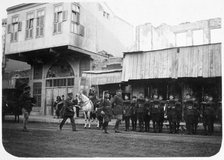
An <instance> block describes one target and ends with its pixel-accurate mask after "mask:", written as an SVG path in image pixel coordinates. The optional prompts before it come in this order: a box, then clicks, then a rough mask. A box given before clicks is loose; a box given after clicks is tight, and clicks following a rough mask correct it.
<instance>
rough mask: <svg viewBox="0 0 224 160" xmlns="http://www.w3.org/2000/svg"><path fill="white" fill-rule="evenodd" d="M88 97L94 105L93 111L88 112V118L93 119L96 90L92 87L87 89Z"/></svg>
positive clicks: (94, 115)
mask: <svg viewBox="0 0 224 160" xmlns="http://www.w3.org/2000/svg"><path fill="white" fill-rule="evenodd" d="M89 99H90V100H91V101H92V103H93V107H94V109H93V111H92V112H91V113H90V118H91V119H95V118H96V108H97V102H98V99H97V97H96V91H95V90H94V89H90V90H89Z"/></svg>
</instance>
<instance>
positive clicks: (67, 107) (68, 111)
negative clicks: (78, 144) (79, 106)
mask: <svg viewBox="0 0 224 160" xmlns="http://www.w3.org/2000/svg"><path fill="white" fill-rule="evenodd" d="M73 105H75V102H74V101H73V93H68V98H67V99H66V100H64V105H63V107H62V109H61V115H62V118H63V120H62V121H61V123H60V125H59V129H60V130H62V127H63V125H64V124H65V122H66V120H67V119H68V118H70V120H71V125H72V131H76V125H75V120H74V109H73Z"/></svg>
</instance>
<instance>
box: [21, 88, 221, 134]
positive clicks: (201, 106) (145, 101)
mask: <svg viewBox="0 0 224 160" xmlns="http://www.w3.org/2000/svg"><path fill="white" fill-rule="evenodd" d="M89 98H90V100H91V101H92V102H93V104H94V111H93V114H92V115H95V116H96V118H97V119H98V121H99V126H98V127H99V128H102V129H103V130H104V133H108V132H107V128H108V123H109V122H110V121H111V119H112V118H113V117H114V118H115V119H116V123H115V126H114V131H115V133H120V130H119V125H120V123H121V121H122V120H124V121H125V131H129V130H130V121H131V127H132V130H133V131H136V130H137V124H138V126H139V127H138V128H139V131H140V132H143V131H145V132H149V131H150V121H152V128H153V132H162V129H163V123H164V120H168V122H169V124H168V126H169V132H170V133H178V132H179V129H180V122H181V120H184V121H185V122H186V130H187V133H188V134H196V130H197V126H198V122H199V118H202V120H203V126H204V131H205V134H208V135H211V134H212V133H213V132H214V121H215V118H217V117H218V118H219V120H221V116H222V115H221V100H220V101H218V102H217V103H215V102H214V101H213V97H212V96H209V95H205V97H204V100H203V101H202V102H200V103H199V102H198V100H197V99H196V98H195V97H191V95H190V94H187V95H186V96H185V98H184V99H183V100H182V102H181V101H180V100H179V98H178V96H175V97H174V96H173V95H172V94H170V96H169V99H168V100H164V99H163V97H162V96H161V95H157V94H154V95H153V97H152V98H149V97H145V98H144V95H143V94H142V93H139V96H138V98H137V97H136V96H133V97H132V99H131V100H129V97H128V95H124V99H123V97H122V91H121V90H120V89H119V90H117V91H116V95H115V96H114V97H113V98H111V96H110V94H109V91H104V93H103V97H102V98H101V99H98V98H97V96H96V91H95V90H94V89H91V90H90V92H89ZM19 102H20V105H21V106H22V111H23V114H24V121H23V130H24V131H27V127H26V124H27V121H28V118H29V114H30V112H31V110H32V106H34V104H35V99H34V98H32V97H31V96H30V87H29V86H27V87H25V88H24V93H23V94H22V95H21V96H20V98H19ZM74 105H77V102H76V101H74V98H73V94H72V93H68V97H67V99H66V100H65V101H64V102H63V107H62V109H61V111H60V112H61V113H60V114H61V115H62V118H63V120H62V121H61V123H60V125H59V128H60V130H61V129H62V127H63V125H64V123H65V121H66V120H67V119H68V118H70V120H71V124H72V129H73V131H76V126H75V121H74V110H73V107H74ZM137 122H138V123H137Z"/></svg>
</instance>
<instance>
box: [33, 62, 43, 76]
mask: <svg viewBox="0 0 224 160" xmlns="http://www.w3.org/2000/svg"><path fill="white" fill-rule="evenodd" d="M42 70H43V66H42V65H41V64H37V65H34V69H33V79H42Z"/></svg>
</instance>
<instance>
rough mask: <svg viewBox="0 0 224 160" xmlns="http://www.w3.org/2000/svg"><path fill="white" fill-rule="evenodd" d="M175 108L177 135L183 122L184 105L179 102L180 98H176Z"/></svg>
mask: <svg viewBox="0 0 224 160" xmlns="http://www.w3.org/2000/svg"><path fill="white" fill-rule="evenodd" d="M175 106H176V109H177V126H176V131H177V133H178V132H179V129H180V122H181V120H182V104H181V102H180V100H179V96H178V95H177V96H175Z"/></svg>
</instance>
